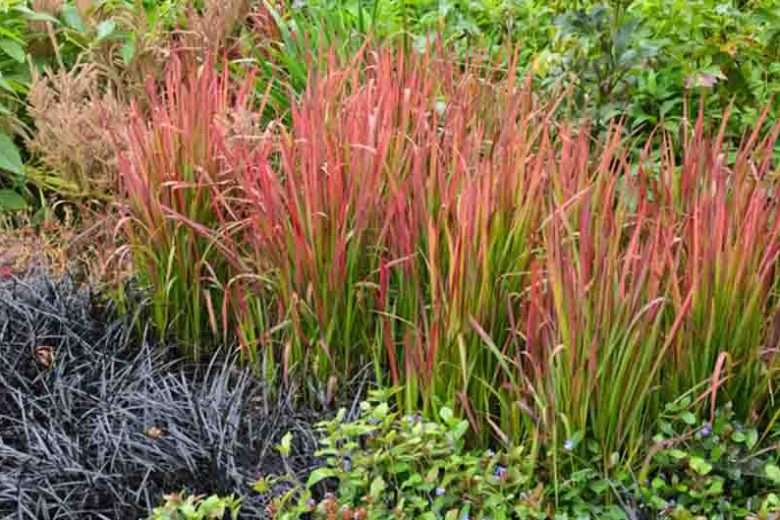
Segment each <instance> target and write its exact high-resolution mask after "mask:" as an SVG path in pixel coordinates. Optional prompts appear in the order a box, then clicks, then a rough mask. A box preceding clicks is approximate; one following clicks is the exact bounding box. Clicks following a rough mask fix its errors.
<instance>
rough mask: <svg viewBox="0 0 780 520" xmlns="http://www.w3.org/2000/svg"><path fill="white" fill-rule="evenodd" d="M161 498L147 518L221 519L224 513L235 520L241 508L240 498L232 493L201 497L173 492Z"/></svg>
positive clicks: (171, 519) (177, 519)
mask: <svg viewBox="0 0 780 520" xmlns="http://www.w3.org/2000/svg"><path fill="white" fill-rule="evenodd" d="M163 498H164V500H165V502H164V503H163V504H162V505H161V506H159V507H156V508H154V510H153V511H152V514H151V515H149V520H209V519H213V520H222V519H223V518H225V515H226V514H230V518H231V519H232V520H236V519H237V518H238V514H239V511H240V509H241V500H240V499H237V498H235V497H234V496H233V495H230V496H228V497H220V496H218V495H211V496H209V497H203V496H193V495H187V494H184V493H174V494H171V495H165V496H164V497H163Z"/></svg>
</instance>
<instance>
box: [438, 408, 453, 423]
mask: <svg viewBox="0 0 780 520" xmlns="http://www.w3.org/2000/svg"><path fill="white" fill-rule="evenodd" d="M439 417H441V418H442V420H443V421H444V422H445V423H448V424H449V422H450V421H452V417H453V413H452V408H449V407H447V406H443V407H442V408H441V410H439Z"/></svg>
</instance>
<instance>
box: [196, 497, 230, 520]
mask: <svg viewBox="0 0 780 520" xmlns="http://www.w3.org/2000/svg"><path fill="white" fill-rule="evenodd" d="M198 512H199V513H200V514H201V515H204V516H205V518H222V517H223V516H225V502H224V501H223V500H222V499H221V498H220V497H218V496H217V495H211V496H210V497H208V498H207V499H206V500H204V501H203V502H201V504H200V507H198Z"/></svg>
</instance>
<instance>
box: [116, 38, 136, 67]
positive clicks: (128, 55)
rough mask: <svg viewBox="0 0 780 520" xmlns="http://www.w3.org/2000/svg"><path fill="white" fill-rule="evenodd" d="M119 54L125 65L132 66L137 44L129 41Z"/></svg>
mask: <svg viewBox="0 0 780 520" xmlns="http://www.w3.org/2000/svg"><path fill="white" fill-rule="evenodd" d="M119 54H120V56H122V62H123V63H124V64H125V65H130V63H131V62H132V61H133V58H134V57H135V42H134V41H133V40H130V39H128V40H127V41H126V42H125V43H124V45H122V47H121V48H120V49H119Z"/></svg>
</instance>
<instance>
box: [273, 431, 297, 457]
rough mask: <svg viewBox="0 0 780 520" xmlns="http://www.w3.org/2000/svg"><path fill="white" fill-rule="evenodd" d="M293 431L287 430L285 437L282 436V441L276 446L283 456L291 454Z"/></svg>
mask: <svg viewBox="0 0 780 520" xmlns="http://www.w3.org/2000/svg"><path fill="white" fill-rule="evenodd" d="M292 438H293V436H292V433H290V432H287V433H285V434H284V437H282V442H280V443H279V445H278V446H277V447H276V449H277V450H278V451H279V454H280V455H281V456H282V457H289V456H290V445H291V444H292Z"/></svg>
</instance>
